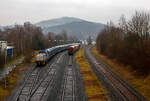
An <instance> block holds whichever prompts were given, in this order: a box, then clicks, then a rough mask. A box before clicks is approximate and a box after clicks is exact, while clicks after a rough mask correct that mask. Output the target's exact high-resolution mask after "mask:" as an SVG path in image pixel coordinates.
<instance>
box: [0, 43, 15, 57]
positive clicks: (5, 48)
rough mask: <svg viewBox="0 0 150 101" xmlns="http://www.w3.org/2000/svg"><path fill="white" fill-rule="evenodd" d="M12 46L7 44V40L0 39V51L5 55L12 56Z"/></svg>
mask: <svg viewBox="0 0 150 101" xmlns="http://www.w3.org/2000/svg"><path fill="white" fill-rule="evenodd" d="M13 49H14V47H13V46H8V43H7V41H0V51H1V52H5V54H6V55H7V56H13Z"/></svg>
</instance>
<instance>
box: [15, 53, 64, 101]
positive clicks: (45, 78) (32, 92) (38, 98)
mask: <svg viewBox="0 0 150 101" xmlns="http://www.w3.org/2000/svg"><path fill="white" fill-rule="evenodd" d="M63 54H64V53H63ZM57 58H58V59H59V58H62V55H60V56H56V57H55V59H53V60H51V62H49V63H48V65H47V66H45V67H34V68H33V69H32V70H31V71H30V72H28V73H27V74H26V77H25V80H24V83H23V85H22V87H21V88H20V90H19V92H18V93H17V94H16V96H15V98H14V100H13V101H42V100H43V99H45V96H47V94H48V93H46V92H47V91H48V90H49V88H50V87H51V88H52V87H53V86H54V85H53V82H54V80H55V77H56V72H57V71H58V69H59V66H57V64H56V62H58V61H57ZM59 62H62V61H60V60H59ZM59 62H58V63H59Z"/></svg>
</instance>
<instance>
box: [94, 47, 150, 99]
mask: <svg viewBox="0 0 150 101" xmlns="http://www.w3.org/2000/svg"><path fill="white" fill-rule="evenodd" d="M92 52H93V53H94V54H95V55H96V56H97V57H98V58H100V59H101V60H102V61H103V62H104V63H106V64H108V65H109V66H110V68H111V69H112V71H113V72H115V73H116V74H118V75H119V76H120V77H122V78H123V79H124V80H125V81H127V82H128V83H129V84H131V85H132V86H133V87H134V88H136V89H137V90H138V91H139V92H141V94H142V95H143V96H145V97H146V98H147V99H148V101H150V75H149V76H147V77H146V78H144V77H139V76H137V75H135V71H133V70H132V69H131V67H130V66H124V65H121V64H119V63H117V62H116V61H115V60H111V59H108V58H107V57H106V56H104V55H102V54H100V53H99V52H98V51H97V50H96V48H93V50H92Z"/></svg>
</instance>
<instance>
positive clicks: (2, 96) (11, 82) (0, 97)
mask: <svg viewBox="0 0 150 101" xmlns="http://www.w3.org/2000/svg"><path fill="white" fill-rule="evenodd" d="M22 66H23V64H21V65H19V66H17V67H16V68H15V69H13V70H12V71H11V72H10V73H9V74H8V75H7V88H6V89H5V87H4V80H2V82H1V83H0V101H5V100H6V98H7V97H8V96H10V94H11V92H12V91H13V89H14V88H15V87H16V85H17V82H18V81H19V79H20V77H21V75H22V72H24V71H25V70H26V69H27V68H22Z"/></svg>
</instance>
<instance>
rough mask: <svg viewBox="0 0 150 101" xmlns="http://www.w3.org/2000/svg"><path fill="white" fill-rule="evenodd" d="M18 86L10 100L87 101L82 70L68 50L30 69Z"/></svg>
mask: <svg viewBox="0 0 150 101" xmlns="http://www.w3.org/2000/svg"><path fill="white" fill-rule="evenodd" d="M18 88H19V89H18V91H17V92H16V93H15V94H14V95H15V96H13V98H11V99H9V100H8V101H86V95H85V91H84V89H83V88H84V86H83V82H82V78H81V76H80V71H79V69H78V67H77V64H76V62H75V60H74V58H73V57H72V56H69V55H68V54H67V52H66V51H65V52H62V53H59V54H57V55H56V56H54V57H53V58H52V59H51V60H50V61H49V63H48V64H47V65H46V66H43V67H37V66H36V67H35V68H33V69H32V70H30V71H29V72H28V73H27V75H26V77H25V80H24V82H23V84H22V85H21V86H20V87H18ZM12 99H13V100H12Z"/></svg>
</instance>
